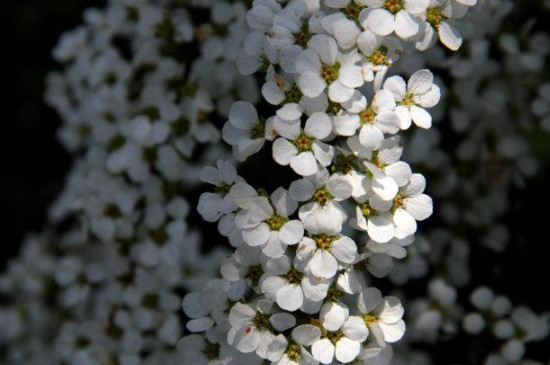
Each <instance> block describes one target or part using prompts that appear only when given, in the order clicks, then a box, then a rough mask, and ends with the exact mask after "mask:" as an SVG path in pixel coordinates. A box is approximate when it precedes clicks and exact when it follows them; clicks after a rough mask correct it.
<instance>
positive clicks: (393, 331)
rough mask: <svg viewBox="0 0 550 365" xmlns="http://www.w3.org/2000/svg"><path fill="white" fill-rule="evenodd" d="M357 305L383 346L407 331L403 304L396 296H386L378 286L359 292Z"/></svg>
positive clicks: (375, 337) (396, 339) (374, 335)
mask: <svg viewBox="0 0 550 365" xmlns="http://www.w3.org/2000/svg"><path fill="white" fill-rule="evenodd" d="M357 307H358V308H359V311H360V312H361V314H362V317H363V320H364V321H365V323H366V325H367V327H368V328H369V330H370V333H371V334H372V336H373V337H374V339H375V340H376V342H377V343H378V345H380V346H381V347H385V346H386V342H387V343H393V342H397V341H399V340H400V339H401V337H403V334H404V333H405V322H403V320H402V319H401V318H402V317H403V312H404V310H403V306H402V305H401V302H400V301H399V299H397V298H396V297H391V296H390V297H384V298H382V294H381V293H380V291H379V290H378V289H376V288H367V289H365V290H363V291H362V292H361V294H359V297H358V298H357Z"/></svg>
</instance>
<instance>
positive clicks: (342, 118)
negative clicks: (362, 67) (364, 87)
mask: <svg viewBox="0 0 550 365" xmlns="http://www.w3.org/2000/svg"><path fill="white" fill-rule="evenodd" d="M359 103H360V104H363V105H365V106H364V107H363V109H362V111H360V112H359V113H350V112H343V113H341V114H339V115H337V116H336V117H334V129H335V130H336V132H338V134H340V135H342V136H353V135H354V134H355V132H356V131H357V129H359V142H361V144H362V145H363V146H364V147H365V148H367V149H370V150H376V149H378V148H379V147H380V146H381V145H382V141H383V140H384V133H388V134H394V133H397V132H398V131H399V126H400V119H399V115H398V114H397V113H396V112H395V111H394V110H395V106H396V104H395V99H394V98H393V95H392V93H391V92H389V91H388V90H380V91H378V92H377V93H376V95H375V96H374V98H373V99H372V102H371V104H370V105H368V106H367V104H366V100H364V101H363V102H359Z"/></svg>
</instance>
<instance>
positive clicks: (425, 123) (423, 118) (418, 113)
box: [411, 106, 432, 129]
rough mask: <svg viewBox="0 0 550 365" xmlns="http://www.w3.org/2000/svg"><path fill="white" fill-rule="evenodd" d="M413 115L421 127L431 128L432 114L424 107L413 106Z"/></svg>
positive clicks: (415, 122) (413, 118) (415, 121)
mask: <svg viewBox="0 0 550 365" xmlns="http://www.w3.org/2000/svg"><path fill="white" fill-rule="evenodd" d="M411 117H412V120H413V122H414V124H416V125H417V126H419V127H420V128H425V129H427V128H430V127H431V126H432V116H431V115H430V113H428V112H427V111H426V110H425V109H424V108H420V107H418V106H413V107H411Z"/></svg>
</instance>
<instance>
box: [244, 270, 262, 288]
mask: <svg viewBox="0 0 550 365" xmlns="http://www.w3.org/2000/svg"><path fill="white" fill-rule="evenodd" d="M263 274H264V270H263V269H262V266H261V265H258V266H251V267H249V268H248V274H247V275H246V278H247V279H250V281H251V282H252V286H253V287H255V286H258V284H259V283H260V278H261V277H262V275H263Z"/></svg>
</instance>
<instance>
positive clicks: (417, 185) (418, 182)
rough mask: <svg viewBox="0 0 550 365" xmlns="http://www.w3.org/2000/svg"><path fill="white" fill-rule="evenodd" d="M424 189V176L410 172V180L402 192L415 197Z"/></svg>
mask: <svg viewBox="0 0 550 365" xmlns="http://www.w3.org/2000/svg"><path fill="white" fill-rule="evenodd" d="M424 189H426V178H425V177H424V176H422V175H421V174H412V176H411V180H410V181H409V183H408V185H407V186H405V189H404V193H405V195H406V196H407V197H409V198H410V197H417V196H419V195H420V194H422V193H423V192H424Z"/></svg>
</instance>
